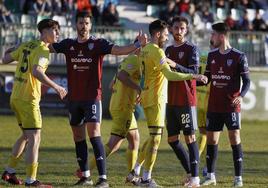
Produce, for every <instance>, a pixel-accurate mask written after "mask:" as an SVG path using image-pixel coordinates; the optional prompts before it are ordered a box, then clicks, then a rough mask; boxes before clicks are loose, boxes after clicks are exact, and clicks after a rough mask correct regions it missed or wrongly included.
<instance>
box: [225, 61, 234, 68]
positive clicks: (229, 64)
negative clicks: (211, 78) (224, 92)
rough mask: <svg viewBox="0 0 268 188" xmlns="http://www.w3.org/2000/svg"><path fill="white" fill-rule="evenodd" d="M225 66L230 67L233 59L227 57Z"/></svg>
mask: <svg viewBox="0 0 268 188" xmlns="http://www.w3.org/2000/svg"><path fill="white" fill-rule="evenodd" d="M226 63H227V66H228V67H230V66H231V65H232V64H233V60H232V59H227V62H226Z"/></svg>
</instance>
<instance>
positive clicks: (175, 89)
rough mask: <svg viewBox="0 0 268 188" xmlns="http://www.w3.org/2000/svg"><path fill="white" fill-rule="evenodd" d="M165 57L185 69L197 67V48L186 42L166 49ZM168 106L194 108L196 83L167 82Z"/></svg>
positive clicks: (191, 81) (190, 81)
mask: <svg viewBox="0 0 268 188" xmlns="http://www.w3.org/2000/svg"><path fill="white" fill-rule="evenodd" d="M166 56H167V57H168V58H169V59H171V60H173V61H174V62H176V63H178V64H180V65H182V66H184V67H186V68H191V67H193V66H197V67H198V66H199V53H198V50H197V47H196V46H194V45H193V44H191V43H190V42H188V41H187V42H185V43H183V44H182V45H180V46H174V45H172V46H169V47H167V49H166ZM168 104H169V105H176V106H196V81H195V80H187V81H169V82H168Z"/></svg>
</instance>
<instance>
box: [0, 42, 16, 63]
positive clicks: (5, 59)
mask: <svg viewBox="0 0 268 188" xmlns="http://www.w3.org/2000/svg"><path fill="white" fill-rule="evenodd" d="M16 49H17V47H15V46H14V47H11V48H9V49H7V50H6V51H5V55H4V57H3V58H2V63H3V64H8V63H11V62H13V61H15V60H14V59H13V58H12V56H11V54H10V53H11V52H13V51H14V50H16Z"/></svg>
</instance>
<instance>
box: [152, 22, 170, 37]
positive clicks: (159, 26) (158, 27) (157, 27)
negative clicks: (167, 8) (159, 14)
mask: <svg viewBox="0 0 268 188" xmlns="http://www.w3.org/2000/svg"><path fill="white" fill-rule="evenodd" d="M167 27H168V25H167V23H166V22H165V21H163V20H155V21H153V22H152V23H150V25H149V33H150V35H151V36H152V35H154V33H156V32H162V31H163V30H164V29H166V28H167Z"/></svg>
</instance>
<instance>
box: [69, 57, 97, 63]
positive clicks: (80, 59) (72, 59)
mask: <svg viewBox="0 0 268 188" xmlns="http://www.w3.org/2000/svg"><path fill="white" fill-rule="evenodd" d="M71 62H72V63H91V62H92V59H91V58H71Z"/></svg>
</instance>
